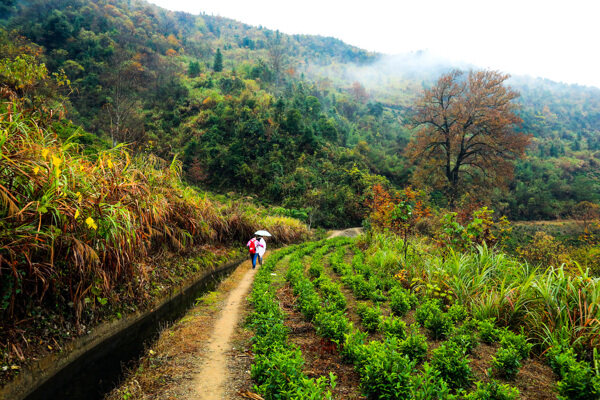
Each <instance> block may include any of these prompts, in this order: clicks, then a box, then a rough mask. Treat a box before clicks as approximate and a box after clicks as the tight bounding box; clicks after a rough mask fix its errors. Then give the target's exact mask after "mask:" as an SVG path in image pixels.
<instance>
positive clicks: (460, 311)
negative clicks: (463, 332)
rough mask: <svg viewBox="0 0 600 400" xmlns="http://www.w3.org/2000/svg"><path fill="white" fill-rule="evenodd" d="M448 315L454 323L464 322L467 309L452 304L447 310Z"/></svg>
mask: <svg viewBox="0 0 600 400" xmlns="http://www.w3.org/2000/svg"><path fill="white" fill-rule="evenodd" d="M448 315H449V316H450V318H451V319H452V321H454V322H455V323H456V322H462V321H464V320H465V318H467V316H468V315H469V313H468V312H467V309H466V308H464V307H463V306H462V305H460V304H457V303H454V304H452V306H451V307H450V308H449V309H448Z"/></svg>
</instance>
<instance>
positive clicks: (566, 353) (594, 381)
mask: <svg viewBox="0 0 600 400" xmlns="http://www.w3.org/2000/svg"><path fill="white" fill-rule="evenodd" d="M353 251H354V258H353V262H352V266H349V265H347V264H345V263H344V262H343V260H342V258H341V257H340V256H339V254H342V252H341V251H338V252H336V253H335V254H334V256H333V257H332V258H331V266H332V268H333V269H334V271H336V272H337V273H339V274H341V275H342V281H343V282H345V283H346V284H347V285H348V287H350V288H351V289H352V291H353V292H354V294H355V295H356V296H357V297H358V296H360V295H362V293H363V292H362V291H361V290H360V289H361V287H360V284H359V285H357V284H356V282H359V283H360V281H361V280H362V281H366V278H364V277H369V281H373V276H377V282H379V283H380V286H381V287H382V288H389V287H391V290H389V291H388V292H387V296H388V297H389V302H390V309H391V312H392V315H397V316H403V315H404V314H405V313H406V312H407V311H408V310H409V309H410V308H411V307H413V306H415V305H417V297H416V296H415V294H414V293H410V292H408V291H407V290H406V289H405V288H403V287H402V285H401V284H400V282H399V280H392V281H390V280H389V277H388V276H381V275H380V274H378V273H377V271H373V270H372V268H371V267H369V265H368V264H365V263H364V259H365V257H364V255H363V254H362V252H361V251H360V249H358V248H357V247H356V246H353ZM361 277H363V278H362V279H361ZM426 289H428V290H426V291H424V294H426V295H425V296H423V303H422V304H421V305H420V306H419V307H418V308H417V310H416V312H415V318H416V321H417V323H416V324H413V325H412V326H411V329H412V331H413V332H416V331H417V330H418V328H419V326H423V327H425V328H426V330H427V332H428V334H429V336H430V338H431V339H434V340H441V339H448V341H447V342H444V343H443V344H442V345H441V346H440V347H439V348H438V349H436V350H434V351H433V356H432V360H431V362H432V365H434V367H435V368H436V369H437V370H438V371H440V372H441V374H442V377H444V379H445V380H446V381H447V382H448V384H449V385H451V386H452V387H453V388H455V389H456V388H460V387H462V388H466V387H467V386H469V385H470V383H471V381H472V377H473V375H472V373H471V371H470V368H469V367H468V355H469V354H470V353H471V352H472V350H473V349H474V347H475V346H477V344H478V340H479V341H481V342H485V343H488V344H491V343H498V342H499V343H500V348H499V349H498V350H497V352H496V354H495V355H494V356H493V357H492V363H491V365H492V367H491V370H489V371H488V374H489V375H492V376H495V377H497V378H503V379H507V380H513V379H514V378H515V376H516V374H517V373H518V371H519V369H520V368H521V366H522V361H523V360H524V359H526V358H528V357H529V352H530V350H531V347H532V344H530V343H528V341H527V338H526V336H525V335H524V334H523V332H521V334H516V333H514V332H512V331H510V330H508V329H507V328H498V327H496V326H495V324H494V319H493V318H489V319H485V320H473V319H471V318H470V317H469V316H468V312H467V310H466V308H465V307H463V306H462V305H460V304H458V303H454V304H452V305H451V306H450V307H445V306H444V304H443V302H442V300H446V301H447V300H448V299H447V298H444V295H443V293H440V291H438V290H436V289H437V288H426ZM372 293H373V292H372ZM381 297H382V296H380V295H379V294H377V295H376V296H374V295H371V296H370V299H371V300H373V301H381V300H380V298H381ZM446 309H447V311H445V310H446ZM357 312H358V314H359V315H360V317H361V320H362V324H363V327H364V328H365V330H367V331H381V332H383V334H384V335H385V336H386V337H389V336H396V337H398V338H400V339H401V338H403V335H404V334H403V329H402V328H404V327H405V325H403V323H402V321H395V320H394V319H393V316H392V317H383V316H382V315H381V310H380V308H379V306H376V307H369V306H368V305H366V304H364V303H362V304H361V303H359V305H358V307H357ZM412 340H413V353H415V352H416V353H418V352H419V351H418V349H419V348H420V347H421V348H422V350H421V354H423V353H424V352H425V350H426V347H425V346H424V345H423V344H424V341H423V339H422V338H419V336H418V335H416V336H415V337H414V338H413V339H412ZM423 348H424V349H423ZM594 358H595V359H597V356H595V357H594ZM547 360H548V362H549V364H550V365H551V367H552V368H553V370H554V372H555V373H556V374H557V376H558V377H559V378H560V381H559V382H558V384H557V389H558V392H559V399H594V398H596V399H597V398H600V376H599V375H598V371H597V370H596V371H594V369H593V368H591V366H590V365H589V363H587V362H585V361H579V360H578V359H577V357H576V355H575V353H574V351H573V349H572V348H570V347H569V346H568V345H566V344H562V345H559V346H555V347H553V348H552V349H551V351H550V352H549V354H548V355H547ZM424 370H425V368H424ZM486 390H491V391H502V392H504V393H505V394H506V395H507V396H514V397H515V398H516V397H518V391H517V389H516V388H509V387H507V386H500V385H498V384H497V383H496V382H494V381H493V382H492V384H488V386H487V388H486V384H483V383H481V382H478V383H477V391H476V392H475V393H478V392H479V393H484V392H485V391H486ZM484 397H485V396H484ZM510 398H512V397H510Z"/></svg>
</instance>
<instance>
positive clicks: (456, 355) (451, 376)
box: [431, 342, 473, 389]
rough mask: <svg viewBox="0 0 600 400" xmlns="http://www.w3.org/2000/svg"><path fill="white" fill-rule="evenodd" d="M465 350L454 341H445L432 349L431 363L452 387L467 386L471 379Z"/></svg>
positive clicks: (471, 375)
mask: <svg viewBox="0 0 600 400" xmlns="http://www.w3.org/2000/svg"><path fill="white" fill-rule="evenodd" d="M469 361H470V360H469V358H468V357H467V355H466V353H465V350H464V349H463V348H461V347H459V346H458V345H457V344H456V343H452V342H446V343H444V344H442V345H441V346H440V347H438V348H437V349H435V350H434V351H433V356H432V358H431V365H432V366H433V367H434V368H435V369H436V370H438V371H439V373H440V375H441V377H442V378H443V379H444V380H445V381H446V383H447V384H448V385H449V386H450V387H451V388H453V389H459V388H467V387H469V385H470V384H471V381H472V379H473V372H472V371H471V367H470V366H469Z"/></svg>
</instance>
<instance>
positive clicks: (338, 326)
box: [313, 310, 352, 341]
mask: <svg viewBox="0 0 600 400" xmlns="http://www.w3.org/2000/svg"><path fill="white" fill-rule="evenodd" d="M313 323H314V324H315V328H316V330H317V334H318V335H319V336H322V337H324V338H328V339H332V340H337V341H340V340H343V339H344V335H346V334H348V333H349V332H350V331H351V329H352V324H351V323H350V322H348V319H347V318H345V316H344V313H343V312H330V311H327V310H321V311H320V312H318V313H317V314H316V315H315V317H314V319H313Z"/></svg>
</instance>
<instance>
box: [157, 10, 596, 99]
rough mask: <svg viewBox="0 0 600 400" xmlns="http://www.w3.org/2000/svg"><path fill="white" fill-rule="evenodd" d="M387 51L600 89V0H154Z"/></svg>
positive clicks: (192, 11) (273, 27)
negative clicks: (422, 53)
mask: <svg viewBox="0 0 600 400" xmlns="http://www.w3.org/2000/svg"><path fill="white" fill-rule="evenodd" d="M150 1H151V2H152V3H155V4H157V5H159V6H161V7H164V8H168V9H170V10H179V11H187V12H190V13H192V14H198V13H200V12H205V13H207V14H214V15H220V16H223V17H228V18H232V19H235V20H238V21H241V22H244V23H247V24H250V25H256V26H258V25H262V26H264V27H266V28H269V29H279V30H280V31H281V32H285V33H306V34H315V35H322V36H333V37H336V38H339V39H341V40H343V41H345V42H346V43H349V44H352V45H355V46H358V47H361V48H363V49H366V50H371V51H377V52H382V53H387V54H399V53H406V52H410V51H415V50H428V51H429V52H430V53H432V54H434V55H439V56H442V57H447V58H449V59H450V60H457V61H464V62H467V63H472V64H475V65H477V66H480V67H484V68H492V69H499V70H501V71H503V72H509V73H512V74H527V75H531V76H534V77H536V76H539V77H544V78H549V79H552V80H556V81H560V82H566V83H579V84H582V85H593V86H596V87H599V88H600V50H599V47H600V46H599V44H600V23H599V18H600V1H599V0H565V1H556V0H501V1H498V0H478V1H476V0H409V1H406V0H388V1H384V0H370V1H364V0H362V1H355V0H345V1H340V0H295V1H286V0H252V1H247V0H246V1H242V0H150Z"/></svg>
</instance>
